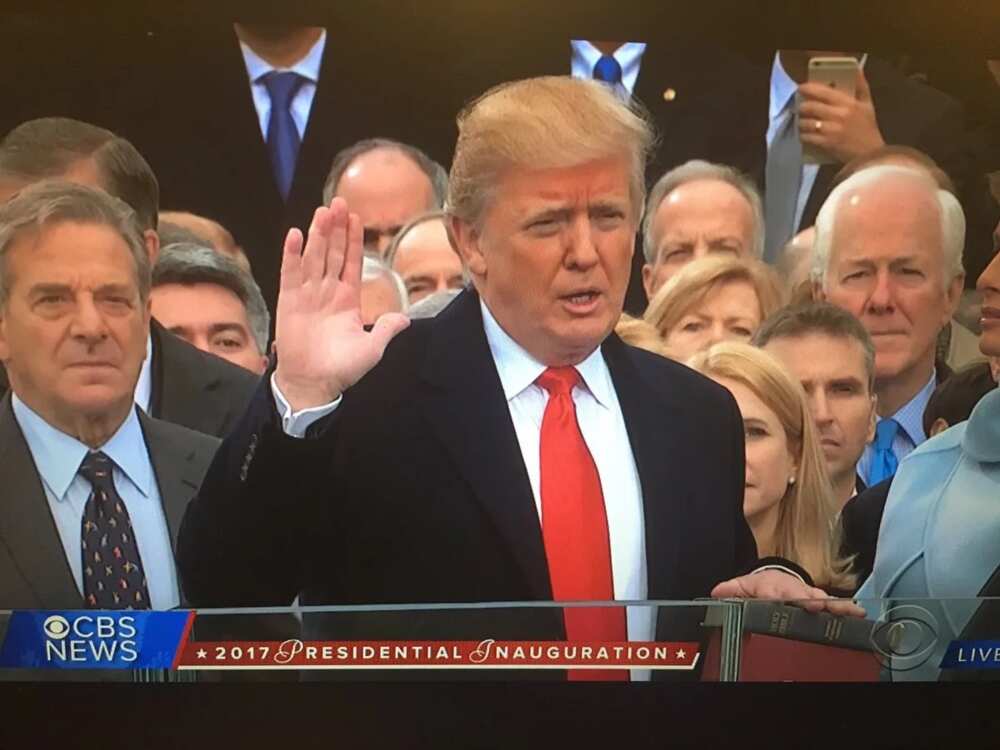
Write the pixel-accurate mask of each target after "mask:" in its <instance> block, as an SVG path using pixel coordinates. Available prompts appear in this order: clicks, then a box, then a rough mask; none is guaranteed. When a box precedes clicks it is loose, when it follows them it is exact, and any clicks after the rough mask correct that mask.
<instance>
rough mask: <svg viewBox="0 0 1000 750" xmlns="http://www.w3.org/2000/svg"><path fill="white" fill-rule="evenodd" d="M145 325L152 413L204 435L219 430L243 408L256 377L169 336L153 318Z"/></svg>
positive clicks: (221, 433)
mask: <svg viewBox="0 0 1000 750" xmlns="http://www.w3.org/2000/svg"><path fill="white" fill-rule="evenodd" d="M149 328H150V335H151V336H152V339H153V365H152V381H153V393H152V398H151V400H150V412H152V415H153V416H154V417H156V418H157V419H162V420H164V421H166V422H173V423H174V424H179V425H183V426H184V427H187V428H189V429H192V430H196V431H198V432H203V433H205V434H206V435H215V436H216V437H223V436H225V434H226V433H227V432H228V431H229V430H230V428H232V427H233V425H235V424H236V422H237V420H239V418H240V415H242V414H243V411H244V410H245V409H246V405H247V404H248V403H249V402H250V399H251V398H252V397H253V393H254V389H255V388H256V387H257V381H258V380H259V378H258V377H257V376H256V375H254V374H253V373H252V372H250V371H249V370H246V369H244V368H242V367H239V366H238V365H234V364H233V363H232V362H227V361H226V360H224V359H222V357H216V356H215V355H214V354H209V353H207V352H203V351H202V350H201V349H199V348H198V347H196V346H192V345H191V344H189V343H188V342H186V341H185V340H184V339H182V338H180V337H179V336H174V335H173V334H172V333H170V332H169V331H168V330H167V329H165V328H164V327H163V326H161V325H160V324H159V323H157V322H156V321H155V320H153V321H152V322H151V323H150V327H149Z"/></svg>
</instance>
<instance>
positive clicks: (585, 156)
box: [447, 76, 655, 225]
mask: <svg viewBox="0 0 1000 750" xmlns="http://www.w3.org/2000/svg"><path fill="white" fill-rule="evenodd" d="M654 141H655V136H654V132H653V129H652V126H651V125H650V119H649V117H648V115H647V114H645V113H644V112H643V111H642V109H641V108H640V106H639V105H637V104H635V103H626V102H623V101H622V100H621V99H619V98H618V97H617V96H616V95H615V93H614V92H613V91H612V89H611V88H610V87H609V86H607V85H605V84H603V83H600V82H597V81H590V80H578V79H575V78H570V77H568V76H545V77H541V78H528V79H526V80H523V81H514V82H511V83H504V84H501V85H499V86H496V87H494V88H492V89H490V90H489V91H487V92H486V93H485V94H483V95H482V96H481V97H479V98H478V99H476V100H475V101H474V102H472V104H470V105H469V106H467V107H466V108H465V109H463V110H462V111H461V112H460V113H459V115H458V141H457V142H456V144H455V157H454V159H453V160H452V164H451V174H450V177H449V184H448V201H447V211H448V213H449V214H450V215H452V216H454V217H456V218H458V219H461V220H463V221H465V222H468V223H470V224H473V225H478V224H479V223H480V221H481V219H482V216H483V214H484V212H485V209H486V207H487V205H488V204H489V201H490V200H491V198H492V190H493V189H494V188H495V186H496V184H497V182H498V181H499V179H500V178H501V175H502V174H503V172H504V171H506V170H508V169H510V168H512V167H527V168H534V169H539V168H542V169H544V168H559V167H572V166H576V165H578V164H583V163H585V162H588V161H593V160H596V159H606V158H609V157H614V156H619V155H620V156H622V157H625V158H628V159H629V161H630V162H631V173H632V179H631V191H630V192H631V197H632V203H633V209H634V214H635V221H636V223H637V224H638V222H639V220H640V218H641V216H642V205H643V202H644V201H645V197H646V184H645V167H646V160H647V158H648V155H649V153H650V151H651V150H652V148H653V144H654Z"/></svg>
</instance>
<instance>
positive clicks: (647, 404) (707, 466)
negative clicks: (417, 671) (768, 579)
mask: <svg viewBox="0 0 1000 750" xmlns="http://www.w3.org/2000/svg"><path fill="white" fill-rule="evenodd" d="M602 349H603V353H604V357H605V359H606V361H607V363H608V368H609V370H610V372H611V376H612V379H613V381H614V384H615V388H616V391H617V394H618V398H619V400H620V403H621V408H622V412H623V414H624V417H625V423H626V425H627V428H628V432H629V437H630V443H631V448H632V452H633V455H634V457H635V462H636V466H637V468H638V472H639V478H640V483H641V486H642V494H643V507H644V513H643V519H644V527H645V540H646V542H645V543H646V563H647V568H648V596H649V598H650V599H692V598H695V597H705V596H708V594H709V592H710V591H711V589H712V587H713V586H714V585H715V584H716V583H718V582H719V581H722V580H725V579H728V578H730V577H732V576H735V575H738V574H740V573H742V572H746V571H748V570H749V569H750V568H751V567H752V566H753V565H754V563H755V561H756V551H755V545H754V540H753V537H752V535H751V533H750V531H749V528H748V527H747V525H746V522H745V520H744V518H743V512H742V497H743V482H744V468H743V465H744V454H743V438H742V434H743V433H742V422H741V419H740V415H739V411H738V409H737V407H736V404H735V402H734V401H733V399H732V397H731V396H730V395H729V394H728V393H727V392H726V391H725V390H724V389H722V388H719V387H718V386H716V385H715V384H713V383H712V382H710V381H708V380H707V379H705V378H703V377H702V376H700V375H698V374H696V373H694V372H693V371H691V370H689V369H687V368H685V367H683V366H681V365H678V364H676V363H673V362H670V361H668V360H665V359H662V358H660V357H657V356H655V355H652V354H649V353H647V352H644V351H641V350H638V349H634V348H631V347H628V346H625V345H624V344H623V343H622V342H621V341H620V340H619V339H618V338H617V337H616V336H614V335H612V336H610V337H609V338H608V339H607V340H606V341H605V343H604V345H603V347H602ZM314 427H316V429H315V430H313V436H312V437H311V438H309V439H305V440H296V439H294V438H291V437H288V436H286V435H285V434H284V433H283V432H282V429H281V426H280V423H279V421H278V419H277V415H276V412H275V407H274V405H273V399H272V396H271V394H270V388H269V386H268V385H266V384H265V385H262V386H261V388H260V390H259V391H258V393H257V396H256V397H255V399H254V401H253V402H252V404H251V406H250V409H249V411H248V412H247V414H246V416H245V417H244V419H243V421H242V422H241V424H240V426H239V427H238V428H237V429H236V430H234V431H233V432H232V433H231V434H230V436H229V437H228V438H226V440H225V441H224V442H223V445H222V447H221V448H220V451H219V453H218V454H217V456H216V459H215V461H214V462H213V465H212V468H211V469H210V470H209V473H208V475H207V476H206V479H205V482H204V484H203V485H202V489H201V491H200V492H199V494H198V497H197V498H196V499H195V500H194V501H193V502H192V503H191V505H190V506H189V508H188V511H187V513H186V515H185V519H184V523H183V525H182V528H181V534H180V538H179V547H178V563H179V569H180V571H181V575H182V580H183V583H184V586H185V590H186V593H187V596H188V598H189V599H190V600H191V601H192V602H194V603H195V604H196V605H199V606H241V605H242V606H247V605H268V604H287V603H288V602H289V601H291V599H292V598H293V597H294V596H295V595H296V594H297V593H299V592H300V591H302V600H303V602H307V603H318V602H322V603H355V604H356V603H407V602H416V603H428V602H445V603H450V602H456V603H457V602H505V601H506V602H511V601H549V600H551V598H552V591H551V587H550V583H549V575H548V569H547V564H546V559H545V550H544V545H543V542H542V534H541V527H540V524H539V519H538V514H537V511H536V509H535V503H534V500H533V497H532V492H531V488H530V484H529V481H528V476H527V473H526V470H525V467H524V462H523V459H522V457H521V454H520V450H519V448H518V444H517V439H516V436H515V433H514V429H513V424H512V422H511V418H510V414H509V411H508V407H507V403H506V400H505V398H504V395H503V392H502V389H501V385H500V380H499V377H498V375H497V371H496V367H495V365H494V362H493V359H492V357H491V355H490V352H489V348H488V345H487V342H486V337H485V334H484V331H483V325H482V317H481V313H480V309H479V299H478V296H477V295H476V294H475V293H474V292H466V293H464V294H463V295H461V296H460V297H459V298H458V299H456V301H455V302H453V303H452V305H451V306H450V307H449V308H448V309H446V310H445V311H444V312H442V313H440V314H439V315H438V316H437V317H436V318H434V319H432V320H427V321H424V320H418V321H414V323H413V324H412V325H411V326H410V328H409V329H408V330H407V331H405V332H403V333H402V334H401V335H399V336H398V337H397V338H396V339H395V340H394V341H393V342H392V344H390V346H389V348H388V349H387V350H386V353H385V357H384V359H383V361H382V362H381V363H380V364H379V365H378V366H377V367H376V368H375V369H374V370H372V371H371V372H370V373H369V374H368V375H366V376H365V377H364V378H363V379H362V380H361V381H360V382H359V383H357V384H356V385H355V386H353V387H352V388H351V389H350V390H349V391H348V392H347V393H346V394H345V395H344V398H343V402H342V403H341V404H340V406H339V408H338V409H337V410H336V411H335V412H334V414H333V415H331V416H330V417H328V418H327V420H326V423H325V424H323V425H322V426H314ZM438 615H439V617H435V616H434V615H433V613H424V614H423V615H422V616H421V617H419V618H418V617H414V616H409V617H403V618H402V621H404V622H405V626H404V625H403V624H401V623H396V625H398V626H399V627H404V628H405V635H406V636H409V637H414V636H415V635H417V634H419V635H420V636H422V637H428V636H429V635H432V636H433V637H443V636H445V635H447V636H448V637H466V638H478V637H482V636H483V634H484V633H489V634H490V635H491V637H496V638H505V637H506V638H515V637H528V638H553V639H559V638H563V637H565V636H564V631H563V625H562V618H561V615H560V614H559V610H547V611H545V612H540V611H531V610H519V611H513V612H510V613H501V614H498V613H496V612H493V611H485V612H482V613H480V614H479V615H478V616H476V615H474V614H469V613H463V614H462V615H458V614H456V613H454V612H445V613H443V614H442V613H438ZM375 620H376V622H375V623H372V622H370V621H369V622H367V623H365V624H364V627H365V628H367V630H364V631H362V630H361V627H362V626H361V625H358V626H357V629H355V626H354V623H348V622H346V621H345V620H344V619H343V618H340V619H339V620H338V622H337V627H338V628H339V631H338V632H339V635H340V636H341V637H346V636H347V635H349V634H352V633H353V634H356V635H359V636H364V637H369V638H370V637H378V636H377V635H374V632H381V633H382V634H383V635H387V634H390V633H391V634H392V635H394V636H396V637H399V635H400V630H398V629H394V628H388V626H386V628H387V629H386V628H383V627H382V625H384V623H385V622H386V620H385V619H384V618H381V619H380V618H375ZM328 625H329V623H326V624H324V626H323V629H324V632H326V633H329V631H330V628H329V627H327V626H328ZM394 627H395V626H394ZM660 627H661V631H662V628H663V627H664V625H663V618H662V617H661V622H660ZM670 634H671V636H672V637H675V638H676V637H677V632H676V631H675V630H671V631H670Z"/></svg>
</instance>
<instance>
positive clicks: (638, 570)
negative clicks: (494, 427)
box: [271, 300, 656, 678]
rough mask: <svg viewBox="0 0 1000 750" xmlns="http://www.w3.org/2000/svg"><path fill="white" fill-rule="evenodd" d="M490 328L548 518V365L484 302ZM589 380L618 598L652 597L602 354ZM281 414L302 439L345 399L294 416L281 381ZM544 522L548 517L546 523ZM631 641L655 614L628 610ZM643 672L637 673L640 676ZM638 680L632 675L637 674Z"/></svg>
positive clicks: (583, 427) (580, 413)
mask: <svg viewBox="0 0 1000 750" xmlns="http://www.w3.org/2000/svg"><path fill="white" fill-rule="evenodd" d="M480 304H481V307H482V313H483V327H484V328H485V331H486V340H487V342H488V343H489V347H490V353H491V354H492V355H493V361H494V363H495V364H496V368H497V373H498V374H499V376H500V383H501V386H502V387H503V391H504V396H505V398H506V399H507V407H508V408H509V409H510V416H511V419H512V421H513V423H514V432H515V434H516V435H517V442H518V445H519V447H520V449H521V455H522V457H523V458H524V466H525V469H527V472H528V479H529V481H530V482H531V491H532V494H533V495H534V500H535V508H536V510H537V511H538V515H539V517H541V515H542V500H541V492H540V484H539V482H540V480H539V476H540V473H541V461H540V449H541V429H542V415H543V414H544V412H545V405H546V404H547V403H548V398H549V396H548V392H547V391H546V390H545V389H543V388H541V387H540V386H538V385H535V382H534V381H535V380H536V379H537V378H538V376H539V375H541V374H542V372H543V371H544V370H545V365H543V364H542V363H541V362H539V361H537V360H536V359H534V358H533V357H532V356H531V355H530V354H528V352H526V351H525V350H524V349H523V348H522V347H521V346H520V345H519V344H518V343H517V342H515V341H514V340H513V339H512V338H511V337H510V336H509V335H508V334H507V333H506V332H505V331H504V330H503V329H502V328H501V327H500V324H499V323H497V321H496V319H495V318H494V317H493V315H492V313H490V310H489V308H488V307H487V306H486V304H485V303H484V302H482V300H480ZM576 369H577V372H579V373H580V376H581V378H582V381H583V383H582V384H581V385H578V386H577V387H576V388H574V389H573V403H574V404H575V405H576V416H577V422H578V423H579V425H580V432H581V433H583V439H584V441H585V442H586V443H587V447H588V448H589V449H590V454H591V455H592V456H593V458H594V463H595V464H596V465H597V473H598V475H599V476H600V479H601V490H602V492H603V494H604V507H605V511H606V513H607V517H608V536H609V538H610V541H611V571H612V579H613V583H614V594H615V599H619V600H642V599H645V598H646V596H647V590H648V589H647V578H646V541H645V526H644V519H643V507H642V489H641V487H640V484H639V472H638V469H637V468H636V465H635V459H634V457H633V456H632V449H631V443H630V441H629V436H628V432H627V431H626V429H625V419H624V417H623V416H622V411H621V406H620V405H619V403H618V394H617V393H616V392H615V388H614V384H613V383H612V381H611V373H610V372H609V371H608V366H607V363H605V361H604V355H603V354H602V353H601V350H600V349H597V350H595V351H594V352H593V353H592V354H591V355H590V356H589V357H587V358H586V359H585V360H584V361H583V362H581V363H580V364H579V365H577V366H576ZM271 390H272V392H273V394H274V398H275V403H276V404H277V408H278V413H279V415H280V416H281V419H282V426H283V429H284V430H285V432H286V433H287V434H289V435H292V436H293V437H302V436H303V435H305V431H306V429H307V428H308V426H309V425H310V424H312V423H313V422H315V421H316V420H317V419H320V418H321V417H323V416H325V415H326V414H329V413H330V412H332V411H333V410H334V409H335V408H336V407H337V406H338V405H339V403H340V399H337V401H335V402H333V403H331V404H327V405H325V406H320V407H315V408H312V409H305V410H302V411H300V412H295V413H294V414H293V413H292V412H291V409H290V407H289V404H288V402H287V400H286V399H285V398H284V396H282V394H281V392H280V390H279V389H278V386H277V384H276V383H275V381H274V377H273V376H272V379H271ZM542 523H543V524H544V523H545V519H544V518H542ZM627 620H628V637H629V640H630V641H651V640H654V637H655V624H656V610H655V608H651V607H629V608H628V611H627ZM640 671H642V670H635V672H636V673H638V672H640ZM637 676H638V675H637V674H634V675H633V678H635V677H637Z"/></svg>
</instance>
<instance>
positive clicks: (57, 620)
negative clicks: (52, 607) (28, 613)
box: [42, 615, 69, 641]
mask: <svg viewBox="0 0 1000 750" xmlns="http://www.w3.org/2000/svg"><path fill="white" fill-rule="evenodd" d="M42 630H44V631H45V635H47V636H48V637H49V638H51V639H53V640H56V641H61V640H62V639H63V638H65V637H66V636H68V635H69V621H68V620H67V619H66V618H65V617H62V616H60V615H52V616H51V617H47V618H45V622H43V623H42Z"/></svg>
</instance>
